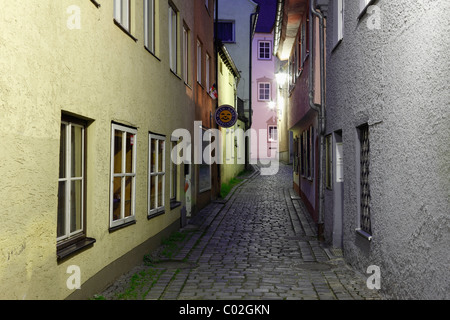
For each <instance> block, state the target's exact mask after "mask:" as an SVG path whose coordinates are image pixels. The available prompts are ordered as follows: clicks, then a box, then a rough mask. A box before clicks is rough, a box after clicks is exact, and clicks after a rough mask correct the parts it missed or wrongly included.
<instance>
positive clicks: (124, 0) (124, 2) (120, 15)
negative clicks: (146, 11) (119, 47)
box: [114, 0, 131, 32]
mask: <svg viewBox="0 0 450 320" xmlns="http://www.w3.org/2000/svg"><path fill="white" fill-rule="evenodd" d="M124 9H126V10H125V12H123V11H124ZM114 20H115V21H116V22H117V23H118V24H120V25H121V26H122V28H124V29H125V30H126V31H127V32H131V0H114Z"/></svg>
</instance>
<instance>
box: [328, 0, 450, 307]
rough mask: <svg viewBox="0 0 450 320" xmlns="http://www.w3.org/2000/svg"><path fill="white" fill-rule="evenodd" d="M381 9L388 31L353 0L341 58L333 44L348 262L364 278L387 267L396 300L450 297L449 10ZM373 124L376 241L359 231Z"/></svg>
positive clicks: (331, 75) (333, 125)
mask: <svg viewBox="0 0 450 320" xmlns="http://www.w3.org/2000/svg"><path fill="white" fill-rule="evenodd" d="M375 4H376V5H377V6H378V7H379V8H380V9H381V11H380V12H381V19H382V20H381V29H378V30H377V29H375V30H370V29H369V28H368V27H367V17H364V18H363V19H362V20H361V21H360V22H359V23H358V21H357V16H358V13H359V8H358V3H357V2H354V3H353V2H350V1H346V2H345V13H344V21H345V30H344V39H343V41H342V43H341V44H340V45H339V46H338V47H337V48H336V50H335V51H334V52H332V53H331V52H330V51H331V37H329V38H328V39H329V40H328V50H327V51H328V52H327V57H328V65H327V76H328V78H327V101H328V104H327V108H328V109H327V113H328V128H327V131H328V132H333V131H335V130H339V129H342V130H343V141H344V165H345V168H344V179H345V194H344V196H345V200H344V212H345V215H344V247H345V256H346V258H347V259H348V261H349V262H351V263H352V264H354V265H355V266H357V267H358V268H359V269H360V270H361V271H362V272H365V271H366V268H367V267H368V266H369V265H372V264H375V265H378V266H380V267H381V281H382V290H383V292H385V293H386V294H388V295H390V296H391V297H395V298H413V299H414V298H424V299H430V298H437V299H443V298H446V299H448V298H449V292H450V284H449V279H450V271H449V270H450V268H449V267H450V261H449V259H450V258H449V257H450V252H449V247H448V243H450V227H449V225H450V221H449V220H450V218H449V212H450V197H449V194H450V182H449V179H448V177H449V176H450V170H449V161H450V147H449V146H450V144H449V136H450V115H449V113H450V112H449V110H450V108H449V107H450V106H449V101H450V88H449V83H448V78H449V74H450V62H449V59H448V52H449V50H450V39H449V37H448V34H449V32H450V27H449V26H450V23H449V17H448V15H446V14H443V13H445V12H448V11H449V9H450V4H449V2H448V1H445V0H436V1H417V2H415V4H414V5H412V4H411V2H410V1H406V0H404V1H403V0H402V1H395V2H389V1H382V0H380V1H378V2H376V3H375ZM331 9H332V7H331V8H330V12H332V11H331ZM328 25H329V26H331V25H332V16H331V15H330V16H329V19H328ZM328 30H329V32H330V33H329V34H331V31H332V28H329V29H328ZM364 122H368V123H369V126H370V128H369V130H370V134H371V138H370V139H371V140H370V143H371V167H370V170H371V176H370V179H371V183H370V184H371V196H372V200H371V213H372V225H373V236H374V238H373V241H372V243H370V244H368V243H366V242H365V240H362V239H360V238H359V237H358V236H356V235H355V228H357V227H358V226H357V216H358V208H357V203H358V202H357V200H358V194H357V193H356V190H357V189H358V188H357V185H356V176H357V175H358V172H357V169H358V165H357V164H356V163H355V159H356V150H357V145H356V143H357V135H356V129H355V128H356V127H357V126H359V125H360V124H362V123H364ZM327 198H328V200H327V203H330V193H327ZM330 212H331V210H330V209H329V208H328V209H327V218H328V219H329V215H330ZM327 221H328V220H327Z"/></svg>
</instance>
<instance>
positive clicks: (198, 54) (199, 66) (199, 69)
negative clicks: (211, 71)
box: [197, 40, 202, 84]
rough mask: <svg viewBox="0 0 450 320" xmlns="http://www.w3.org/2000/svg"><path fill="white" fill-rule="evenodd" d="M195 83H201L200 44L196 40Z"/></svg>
mask: <svg viewBox="0 0 450 320" xmlns="http://www.w3.org/2000/svg"><path fill="white" fill-rule="evenodd" d="M197 82H198V83H200V84H201V83H202V43H201V42H200V40H197Z"/></svg>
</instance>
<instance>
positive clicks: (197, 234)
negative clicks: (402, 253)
mask: <svg viewBox="0 0 450 320" xmlns="http://www.w3.org/2000/svg"><path fill="white" fill-rule="evenodd" d="M291 172H292V171H291V167H290V166H286V165H283V164H280V171H279V173H278V174H277V175H271V176H263V175H260V174H258V170H256V171H255V172H254V173H253V174H252V175H250V176H249V177H247V179H245V180H244V182H243V183H242V184H240V185H239V186H238V187H237V188H235V189H234V190H233V191H234V192H232V194H230V195H229V198H228V199H225V201H221V202H215V203H212V204H211V205H209V206H208V207H207V208H205V209H204V210H202V211H201V212H200V213H199V214H198V215H197V216H195V217H194V218H193V219H191V220H190V222H189V224H188V225H187V226H186V227H185V228H184V229H182V230H181V231H180V232H179V234H178V235H179V238H180V239H179V240H178V242H174V243H172V244H171V245H166V246H162V247H161V248H160V250H157V251H156V252H154V253H153V254H150V255H148V256H146V259H145V260H146V263H143V264H142V265H140V266H137V267H136V268H135V269H133V270H132V271H131V272H130V273H128V274H126V275H124V276H123V277H122V278H120V279H119V280H118V281H116V283H114V284H113V285H112V286H111V287H110V288H109V289H107V290H106V291H105V292H103V293H101V297H102V298H105V299H108V300H109V299H137V300H240V299H251V300H258V299H261V300H266V299H267V300H268V299H288V300H292V299H295V300H299V299H308V300H318V299H320V300H322V299H339V300H342V299H345V300H354V299H382V297H381V296H380V295H379V294H378V292H377V291H376V290H369V289H368V288H367V286H366V277H365V275H363V274H360V273H358V272H355V271H354V270H353V269H352V268H351V267H349V266H348V265H347V264H346V263H345V262H344V261H343V259H342V255H341V254H340V253H339V251H338V250H333V249H328V248H326V247H324V246H322V244H321V243H320V242H319V241H318V240H317V238H316V228H315V227H314V226H313V223H312V222H311V220H310V218H309V215H307V214H306V211H305V208H304V205H303V203H302V202H301V201H300V200H297V199H296V198H297V197H296V196H295V194H294V192H293V190H292V176H291ZM164 250H166V251H169V252H170V255H168V254H167V252H166V253H164V252H165V251H164Z"/></svg>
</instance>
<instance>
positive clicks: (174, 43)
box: [169, 5, 178, 73]
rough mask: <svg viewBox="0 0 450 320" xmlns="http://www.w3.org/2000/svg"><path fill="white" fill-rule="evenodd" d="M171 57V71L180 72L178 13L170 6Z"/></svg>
mask: <svg viewBox="0 0 450 320" xmlns="http://www.w3.org/2000/svg"><path fill="white" fill-rule="evenodd" d="M169 55H170V69H171V70H172V71H173V72H175V73H177V71H178V63H177V62H178V61H177V59H178V12H177V11H176V10H175V9H174V8H173V7H172V6H171V5H169Z"/></svg>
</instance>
